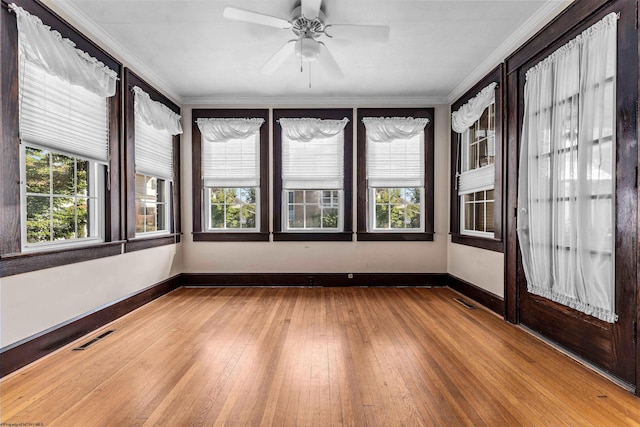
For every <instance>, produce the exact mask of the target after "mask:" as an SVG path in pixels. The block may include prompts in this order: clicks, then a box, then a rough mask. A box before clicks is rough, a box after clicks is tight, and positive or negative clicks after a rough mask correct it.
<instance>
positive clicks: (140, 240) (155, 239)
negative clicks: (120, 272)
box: [125, 234, 180, 253]
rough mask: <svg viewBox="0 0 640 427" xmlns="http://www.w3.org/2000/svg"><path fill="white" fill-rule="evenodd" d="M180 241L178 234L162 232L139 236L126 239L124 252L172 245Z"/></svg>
mask: <svg viewBox="0 0 640 427" xmlns="http://www.w3.org/2000/svg"><path fill="white" fill-rule="evenodd" d="M179 242H180V234H162V235H155V236H145V237H143V236H140V237H136V238H134V239H129V240H127V244H126V245H125V252H127V253H129V252H135V251H140V250H143V249H150V248H155V247H158V246H164V245H173V244H174V243H179Z"/></svg>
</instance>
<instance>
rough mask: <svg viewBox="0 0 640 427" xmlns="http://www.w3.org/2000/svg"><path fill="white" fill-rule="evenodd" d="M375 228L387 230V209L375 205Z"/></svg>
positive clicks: (383, 206)
mask: <svg viewBox="0 0 640 427" xmlns="http://www.w3.org/2000/svg"><path fill="white" fill-rule="evenodd" d="M376 228H389V207H388V206H386V205H376Z"/></svg>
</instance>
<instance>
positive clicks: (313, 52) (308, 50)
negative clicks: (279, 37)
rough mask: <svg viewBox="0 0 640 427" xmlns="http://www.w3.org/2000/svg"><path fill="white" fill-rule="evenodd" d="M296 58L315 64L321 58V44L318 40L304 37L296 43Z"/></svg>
mask: <svg viewBox="0 0 640 427" xmlns="http://www.w3.org/2000/svg"><path fill="white" fill-rule="evenodd" d="M295 51H296V56H298V57H299V58H302V61H304V62H313V61H315V60H316V59H318V56H320V43H318V42H317V41H316V40H314V39H312V38H309V37H303V38H301V39H299V40H298V41H297V42H296V49H295Z"/></svg>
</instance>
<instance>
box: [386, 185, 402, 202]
mask: <svg viewBox="0 0 640 427" xmlns="http://www.w3.org/2000/svg"><path fill="white" fill-rule="evenodd" d="M401 201H402V189H401V188H390V189H389V203H391V204H392V205H397V204H398V203H401Z"/></svg>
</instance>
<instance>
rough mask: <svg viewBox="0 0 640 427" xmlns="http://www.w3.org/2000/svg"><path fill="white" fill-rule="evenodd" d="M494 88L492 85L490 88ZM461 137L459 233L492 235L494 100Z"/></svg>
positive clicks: (492, 89) (490, 236)
mask: <svg viewBox="0 0 640 427" xmlns="http://www.w3.org/2000/svg"><path fill="white" fill-rule="evenodd" d="M494 90H495V89H494V88H493V87H492V88H491V91H494ZM490 102H491V104H489V105H488V106H487V107H486V108H485V109H484V110H483V111H482V115H481V116H480V118H479V119H478V120H476V121H475V122H474V123H473V124H472V125H471V126H470V127H468V128H466V129H465V131H464V132H463V134H462V137H461V164H462V167H461V169H462V172H461V174H460V177H459V181H458V194H459V197H460V199H461V200H460V205H461V206H462V209H461V211H460V233H461V234H469V235H477V236H482V237H489V238H493V231H494V217H493V212H494V200H493V189H494V187H495V171H494V163H495V100H494V99H493V97H492V100H491V101H490Z"/></svg>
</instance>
